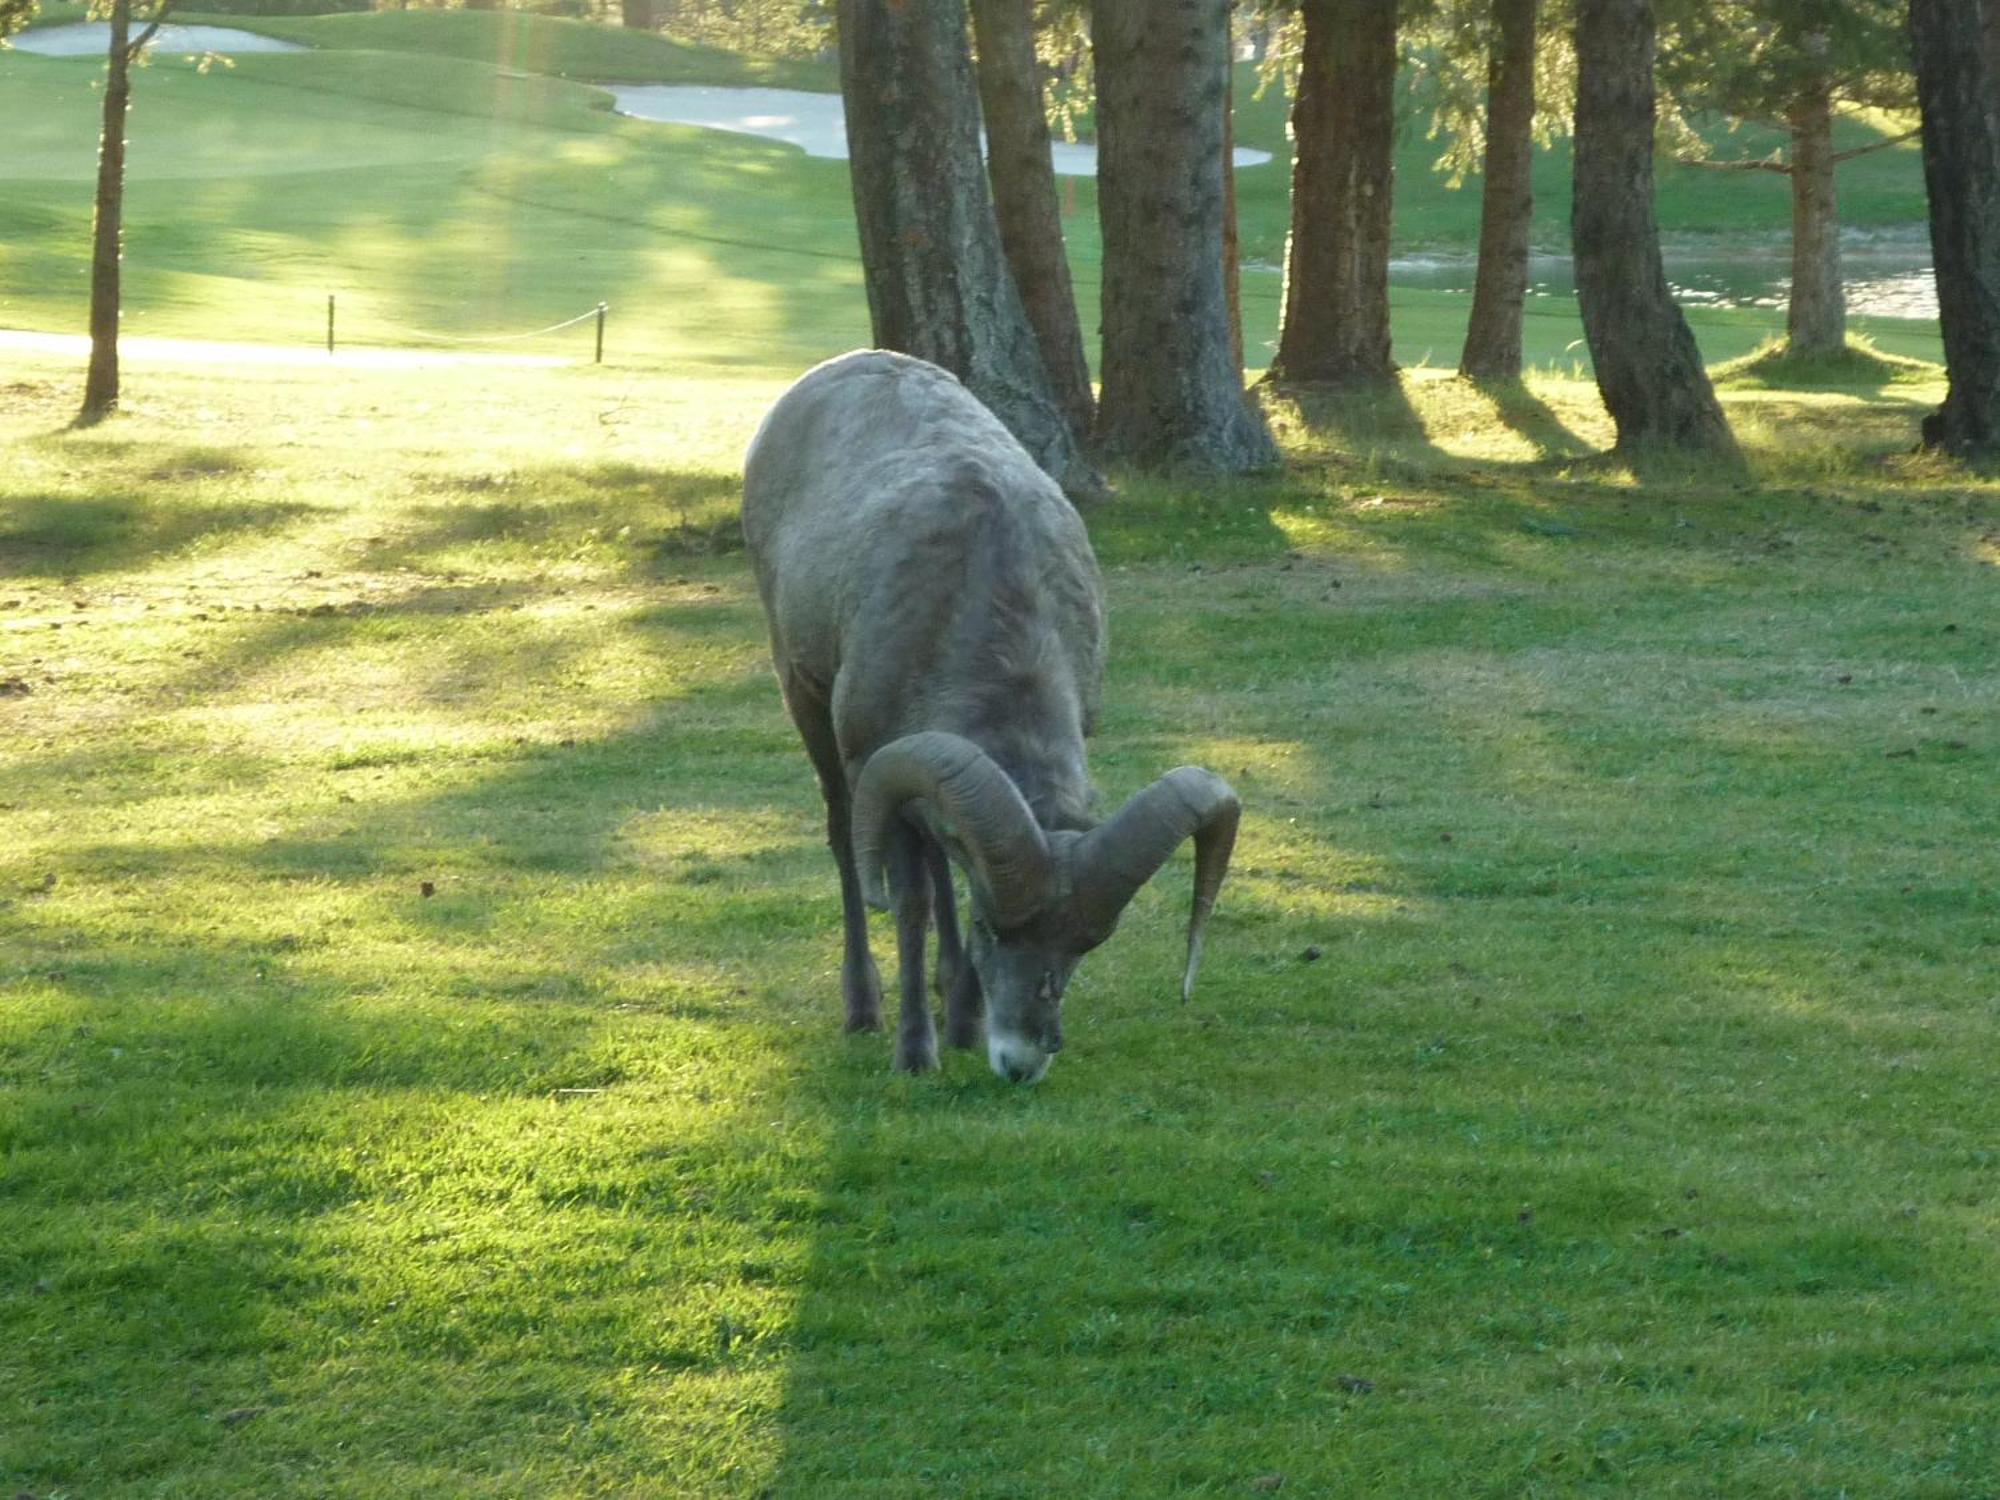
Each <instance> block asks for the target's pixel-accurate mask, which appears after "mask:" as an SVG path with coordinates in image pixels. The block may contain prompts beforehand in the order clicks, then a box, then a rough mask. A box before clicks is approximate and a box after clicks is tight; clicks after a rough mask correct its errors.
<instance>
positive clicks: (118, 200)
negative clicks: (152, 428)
mask: <svg viewBox="0 0 2000 1500" xmlns="http://www.w3.org/2000/svg"><path fill="white" fill-rule="evenodd" d="M110 21H111V42H110V46H109V49H108V50H107V52H106V54H105V76H104V133H103V134H102V135H101V136H100V137H99V138H98V143H97V209H96V213H95V216H94V219H93V222H92V225H91V232H90V369H89V373H88V374H87V375H85V377H84V382H83V409H82V410H81V411H79V412H78V413H77V415H76V420H77V425H78V426H80V427H84V426H89V425H90V424H91V423H94V422H101V421H103V420H104V418H106V417H107V416H109V415H110V414H111V413H112V412H114V411H116V410H117V409H118V306H119V284H118V259H119V256H120V254H121V253H122V243H121V242H122V239H123V234H124V226H125V113H126V111H127V110H128V109H129V108H130V107H131V103H132V53H131V40H132V0H113V4H112V6H111V15H110Z"/></svg>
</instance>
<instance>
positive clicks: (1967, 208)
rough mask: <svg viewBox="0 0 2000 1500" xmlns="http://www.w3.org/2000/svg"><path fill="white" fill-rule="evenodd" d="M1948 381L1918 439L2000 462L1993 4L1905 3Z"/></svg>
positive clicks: (1999, 65)
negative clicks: (1997, 458)
mask: <svg viewBox="0 0 2000 1500" xmlns="http://www.w3.org/2000/svg"><path fill="white" fill-rule="evenodd" d="M1910 41H1911V46H1912V49H1913V50H1914V52H1915V54H1916V64H1917V97H1918V102H1919V104H1920V105H1921V107H1922V110H1923V123H1924V184H1925V187H1926V188H1927V189H1928V190H1929V193H1930V218H1931V254H1932V257H1933V259H1934V260H1935V262H1936V265H1937V286H1938V321H1939V323H1940V324H1941V325H1942V328H1943V332H1944V362H1945V370H1946V373H1947V376H1948V377H1949V381H1950V384H1949V386H1948V388H1947V390H1946V393H1945V399H1944V405H1943V406H1942V407H1940V408H1939V409H1938V410H1937V411H1935V412H1933V413H1932V414H1931V415H1930V416H1929V417H1926V418H1925V419H1924V441H1925V442H1926V443H1927V444H1929V445H1931V446H1933V447H1941V448H1944V449H1946V450H1948V451H1950V452H1953V453H1959V454H1964V455H1966V456H1979V457H1992V456H1994V455H2000V0H1910Z"/></svg>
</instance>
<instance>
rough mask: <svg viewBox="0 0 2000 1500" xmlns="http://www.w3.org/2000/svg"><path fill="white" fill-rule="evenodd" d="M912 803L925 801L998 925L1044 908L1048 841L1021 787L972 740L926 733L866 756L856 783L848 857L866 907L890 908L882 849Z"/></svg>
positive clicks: (1014, 922) (1007, 924)
mask: <svg viewBox="0 0 2000 1500" xmlns="http://www.w3.org/2000/svg"><path fill="white" fill-rule="evenodd" d="M913 802H922V803H928V804H929V806H930V808H931V812H932V816H933V819H934V821H935V823H936V826H937V831H938V832H939V834H941V835H942V836H943V837H944V838H946V839H947V840H949V841H950V843H951V845H952V846H953V849H954V851H955V852H957V853H959V854H960V855H961V856H962V857H963V858H964V860H965V862H966V864H967V865H968V866H969V868H968V870H967V873H968V874H969V875H970V876H971V878H972V880H973V881H974V883H975V884H977V885H978V886H979V888H980V893H981V895H983V896H984V897H985V898H986V903H987V909H988V911H990V912H991V914H992V917H993V920H994V921H995V922H996V923H998V924H999V925H1000V926H1002V927H1012V926H1015V925H1018V924H1019V923H1021V922H1024V921H1026V920H1027V919H1028V918H1029V917H1030V916H1032V915H1034V913H1035V912H1036V911H1038V910H1040V909H1041V908H1042V907H1043V906H1044V905H1046V904H1047V902H1048V898H1049V891H1050V867H1051V866H1050V858H1049V844H1048V839H1047V837H1046V836H1045V835H1044V834H1043V832H1042V829H1041V825H1040V824H1038V823H1036V822H1035V815H1034V813H1033V812H1032V811H1031V810H1030V809H1029V807H1028V804H1027V801H1026V799H1025V798H1023V797H1022V796H1021V792H1020V788H1018V787H1016V786H1015V785H1014V783H1013V782H1012V781H1010V780H1009V779H1008V777H1007V773H1006V772H1004V771H1002V770H1001V769H1000V768H999V767H998V766H997V765H995V764H994V763H993V761H992V759H991V758H990V757H989V756H988V755H987V754H986V752H985V751H984V750H981V749H980V748H979V747H978V746H977V745H975V744H973V743H972V741H970V740H968V739H963V738H961V737H960V736H958V735H955V734H944V733H942V732H939V731H936V730H927V731H925V732H924V733H922V734H911V735H905V736H904V737H903V738H902V739H899V740H892V741H891V742H890V743H888V744H886V745H884V746H883V747H882V748H881V749H880V750H877V751H876V752H875V753H874V754H873V755H871V756H869V757H868V763H867V764H866V765H864V766H863V767H862V768H861V776H860V779H859V780H858V781H856V783H855V786H854V857H855V862H856V864H857V865H859V867H860V873H861V888H862V892H863V894H864V895H865V896H866V897H867V899H868V903H869V905H871V906H874V907H877V908H881V907H883V906H886V905H887V904H888V901H887V893H886V891H885V890H884V886H883V880H882V848H883V845H884V844H886V843H887V842H888V837H889V830H890V828H891V827H892V826H893V824H894V821H895V819H896V818H898V817H900V816H901V815H902V813H903V811H904V809H905V808H907V807H908V806H909V805H910V804H911V803H913Z"/></svg>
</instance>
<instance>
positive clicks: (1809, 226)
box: [1785, 76, 1847, 356]
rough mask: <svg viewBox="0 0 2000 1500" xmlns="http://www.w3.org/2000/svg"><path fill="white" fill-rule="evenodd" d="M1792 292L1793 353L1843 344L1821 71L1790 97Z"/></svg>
mask: <svg viewBox="0 0 2000 1500" xmlns="http://www.w3.org/2000/svg"><path fill="white" fill-rule="evenodd" d="M1786 124H1787V125H1788V126H1789V127H1790V129H1791V134H1792V150H1791V158H1792V159H1791V169H1790V172H1789V174H1788V175H1789V176H1790V179H1791V184H1792V293H1791V301H1790V304H1789V305H1788V307H1787V309H1786V312H1785V341H1786V346H1787V348H1788V350H1789V352H1790V353H1792V354H1802V355H1808V356H1812V355H1828V354H1838V353H1840V351H1841V350H1843V349H1845V348H1846V347H1847V294H1846V291H1845V289H1844V288H1843V287H1842V285H1841V275H1840V205H1839V200H1838V199H1837V198H1836V197H1835V195H1834V186H1833V167H1834V162H1833V86H1832V82H1831V80H1829V79H1827V78H1826V77H1824V76H1821V77H1820V78H1819V79H1817V80H1816V81H1815V85H1814V86H1813V87H1812V88H1811V89H1809V90H1807V91H1806V92H1805V93H1804V94H1803V95H1801V96H1800V97H1799V98H1798V99H1797V100H1796V101H1794V102H1793V104H1792V107H1791V109H1790V110H1789V111H1788V112H1787V118H1786Z"/></svg>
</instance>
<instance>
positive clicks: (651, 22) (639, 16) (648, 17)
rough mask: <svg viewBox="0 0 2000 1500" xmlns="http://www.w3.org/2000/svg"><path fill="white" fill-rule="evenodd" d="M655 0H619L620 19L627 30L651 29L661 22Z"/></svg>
mask: <svg viewBox="0 0 2000 1500" xmlns="http://www.w3.org/2000/svg"><path fill="white" fill-rule="evenodd" d="M653 4H654V0H618V19H619V21H620V23H621V24H623V25H624V27H625V29H626V30H627V31H651V30H652V29H653V28H654V27H655V26H657V25H658V24H659V19H660V18H659V15H658V13H657V12H656V11H655V10H654V8H653Z"/></svg>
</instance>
